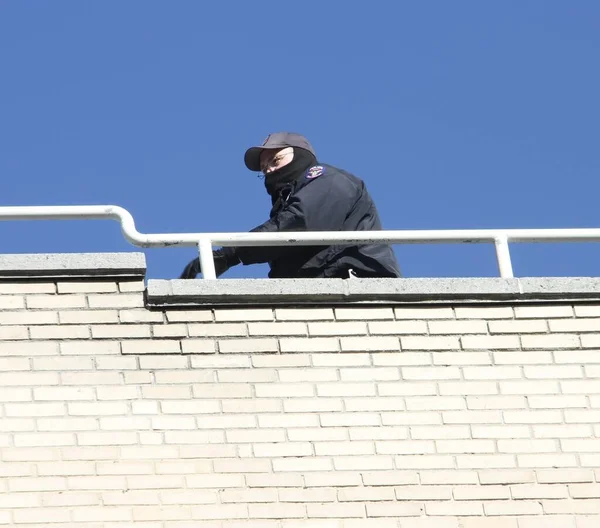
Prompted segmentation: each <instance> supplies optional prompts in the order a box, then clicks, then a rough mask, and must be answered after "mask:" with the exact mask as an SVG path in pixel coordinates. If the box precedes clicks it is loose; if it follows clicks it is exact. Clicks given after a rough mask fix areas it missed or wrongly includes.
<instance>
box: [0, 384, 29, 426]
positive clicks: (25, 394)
mask: <svg viewBox="0 0 600 528" xmlns="http://www.w3.org/2000/svg"><path fill="white" fill-rule="evenodd" d="M32 399H33V397H32V392H31V389H30V388H25V387H17V388H3V387H0V402H28V401H31V400H32ZM0 430H2V426H1V425H0Z"/></svg>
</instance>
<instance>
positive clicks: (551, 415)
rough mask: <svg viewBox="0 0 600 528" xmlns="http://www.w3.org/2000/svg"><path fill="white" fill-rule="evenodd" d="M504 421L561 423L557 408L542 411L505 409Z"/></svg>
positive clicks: (508, 422) (509, 422)
mask: <svg viewBox="0 0 600 528" xmlns="http://www.w3.org/2000/svg"><path fill="white" fill-rule="evenodd" d="M503 414H504V422H505V423H507V424H511V423H517V424H519V423H520V424H535V423H548V424H551V423H562V421H563V420H562V415H561V412H560V411H558V410H548V411H546V410H543V411H539V410H538V411H505V412H504V413H503Z"/></svg>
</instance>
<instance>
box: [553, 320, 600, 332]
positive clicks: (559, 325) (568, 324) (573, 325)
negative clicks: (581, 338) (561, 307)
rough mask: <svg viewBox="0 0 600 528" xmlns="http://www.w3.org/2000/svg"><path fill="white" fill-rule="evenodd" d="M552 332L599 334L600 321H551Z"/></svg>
mask: <svg viewBox="0 0 600 528" xmlns="http://www.w3.org/2000/svg"><path fill="white" fill-rule="evenodd" d="M548 324H549V325H550V331H551V332H566V333H568V332H598V330H599V329H600V321H598V320H593V319H555V320H552V321H549V323H548Z"/></svg>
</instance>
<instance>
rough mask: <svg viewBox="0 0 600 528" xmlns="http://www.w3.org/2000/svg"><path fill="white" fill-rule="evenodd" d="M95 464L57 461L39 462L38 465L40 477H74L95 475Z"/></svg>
mask: <svg viewBox="0 0 600 528" xmlns="http://www.w3.org/2000/svg"><path fill="white" fill-rule="evenodd" d="M95 466H96V464H95V463H94V462H91V461H89V462H80V461H64V460H61V461H57V462H39V463H37V464H36V467H37V470H38V475H41V476H55V477H58V476H74V475H94V474H95V472H96V467H95Z"/></svg>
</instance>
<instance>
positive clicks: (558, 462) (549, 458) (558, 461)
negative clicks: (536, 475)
mask: <svg viewBox="0 0 600 528" xmlns="http://www.w3.org/2000/svg"><path fill="white" fill-rule="evenodd" d="M517 463H518V465H519V467H523V468H536V469H542V468H560V467H576V466H577V459H576V458H575V455H571V454H562V453H550V454H528V455H517Z"/></svg>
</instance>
